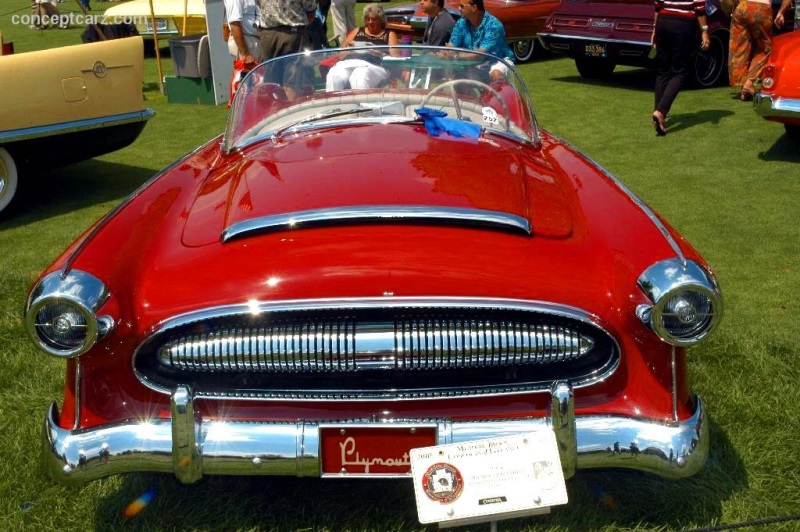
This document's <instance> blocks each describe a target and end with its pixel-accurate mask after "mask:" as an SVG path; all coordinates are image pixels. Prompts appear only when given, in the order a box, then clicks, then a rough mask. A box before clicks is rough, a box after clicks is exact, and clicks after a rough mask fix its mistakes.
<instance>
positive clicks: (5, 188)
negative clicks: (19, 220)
mask: <svg viewBox="0 0 800 532" xmlns="http://www.w3.org/2000/svg"><path fill="white" fill-rule="evenodd" d="M18 183H19V174H18V172H17V165H16V164H15V163H14V159H13V158H12V157H11V154H10V153H8V151H6V150H5V149H4V148H0V212H2V211H3V210H4V209H5V208H6V207H8V205H9V204H10V203H11V200H12V199H14V196H15V195H16V193H17V185H18Z"/></svg>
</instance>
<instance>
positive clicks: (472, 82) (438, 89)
mask: <svg viewBox="0 0 800 532" xmlns="http://www.w3.org/2000/svg"><path fill="white" fill-rule="evenodd" d="M456 85H469V86H471V87H475V88H477V89H479V90H482V91H487V92H488V93H489V94H491V95H492V96H493V97H494V98H495V99H496V100H497V101H498V102H500V105H502V106H503V118H505V120H506V124H505V130H506V131H509V124H510V123H511V113H510V112H509V111H508V105H506V102H505V100H503V98H501V97H500V94H498V92H497V91H496V90H494V89H493V88H491V87H490V86H489V85H487V84H486V83H483V82H482V81H478V80H475V79H454V80H452V81H447V82H445V83H442V84H441V85H438V86H436V87H434V88H433V89H431V91H430V92H429V93H428V94H426V95H425V97H424V98H423V99H422V107H426V105H427V103H428V101H429V100H430V99H431V98H432V97H433V95H434V94H436V93H437V92H441V91H443V90H445V89H449V90H450V97H451V98H452V99H453V107H455V109H456V116H457V117H458V119H459V120H462V119H463V116H462V113H461V105H460V104H459V103H458V93H457V92H456Z"/></svg>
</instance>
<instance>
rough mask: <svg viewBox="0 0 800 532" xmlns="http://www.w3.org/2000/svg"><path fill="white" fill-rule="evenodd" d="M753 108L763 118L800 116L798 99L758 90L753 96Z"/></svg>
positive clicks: (799, 100) (799, 101)
mask: <svg viewBox="0 0 800 532" xmlns="http://www.w3.org/2000/svg"><path fill="white" fill-rule="evenodd" d="M753 109H755V111H756V114H757V115H758V116H762V117H764V118H787V117H791V118H800V99H796V98H780V97H775V96H774V95H771V94H763V93H761V92H760V91H759V92H757V93H756V95H755V96H754V97H753Z"/></svg>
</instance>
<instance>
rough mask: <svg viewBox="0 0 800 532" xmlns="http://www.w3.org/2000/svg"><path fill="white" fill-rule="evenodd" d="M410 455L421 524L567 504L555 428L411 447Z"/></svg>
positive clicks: (518, 513) (538, 510) (471, 519)
mask: <svg viewBox="0 0 800 532" xmlns="http://www.w3.org/2000/svg"><path fill="white" fill-rule="evenodd" d="M410 457H411V475H412V477H413V479H414V493H415V494H416V499H417V512H418V514H419V521H420V523H437V522H438V523H442V524H443V525H445V524H446V525H447V526H458V525H465V524H471V523H479V522H484V521H498V520H500V519H509V518H512V517H523V516H527V515H535V514H539V513H547V512H549V509H550V506H554V505H557V504H566V503H567V488H566V485H565V483H564V475H563V473H562V471H561V460H560V458H559V456H558V447H557V444H556V438H555V434H554V433H553V431H552V430H550V429H542V430H539V431H536V432H530V433H525V434H520V435H514V436H506V437H502V438H492V439H486V440H474V441H467V442H462V443H454V444H449V445H439V446H436V447H425V448H421V449H412V450H411V455H410Z"/></svg>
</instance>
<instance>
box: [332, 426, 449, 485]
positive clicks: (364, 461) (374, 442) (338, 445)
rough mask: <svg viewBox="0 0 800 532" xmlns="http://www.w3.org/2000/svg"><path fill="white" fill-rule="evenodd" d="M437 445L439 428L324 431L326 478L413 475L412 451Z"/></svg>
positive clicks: (343, 428)
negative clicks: (328, 476)
mask: <svg viewBox="0 0 800 532" xmlns="http://www.w3.org/2000/svg"><path fill="white" fill-rule="evenodd" d="M435 444H436V428H435V427H430V426H429V427H411V426H403V427H349V426H337V427H325V428H321V429H320V453H321V459H322V474H323V475H332V474H336V475H342V474H344V475H371V476H395V475H409V474H410V472H411V461H410V458H409V451H410V450H411V449H417V448H419V447H430V446H432V445H435Z"/></svg>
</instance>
